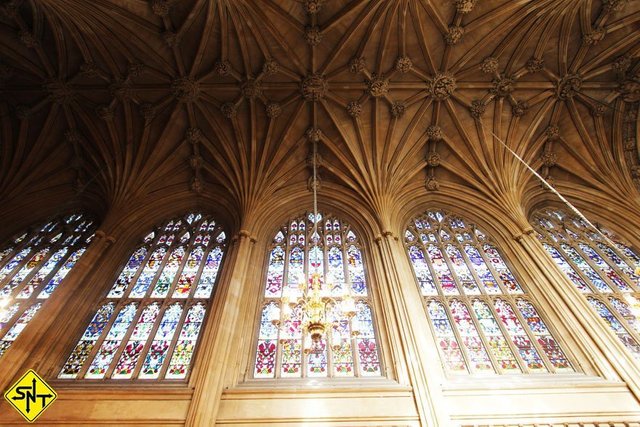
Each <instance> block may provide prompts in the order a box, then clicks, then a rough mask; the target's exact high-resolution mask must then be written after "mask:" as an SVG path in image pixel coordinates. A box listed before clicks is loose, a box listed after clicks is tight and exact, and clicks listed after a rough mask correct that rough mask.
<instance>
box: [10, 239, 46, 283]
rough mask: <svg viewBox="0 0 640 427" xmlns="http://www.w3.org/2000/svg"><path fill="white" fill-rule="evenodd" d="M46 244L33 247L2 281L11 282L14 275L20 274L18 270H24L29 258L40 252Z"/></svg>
mask: <svg viewBox="0 0 640 427" xmlns="http://www.w3.org/2000/svg"><path fill="white" fill-rule="evenodd" d="M45 247H46V246H42V247H39V248H36V247H31V248H30V251H29V253H28V254H27V255H26V256H25V257H24V258H23V259H22V261H20V262H19V263H18V265H17V266H15V267H14V268H13V270H12V271H11V272H9V274H7V275H6V276H5V277H4V278H3V279H2V281H4V282H5V283H7V284H8V283H11V280H12V279H13V277H14V276H15V275H16V274H18V272H19V271H20V270H22V268H23V267H24V266H25V265H26V264H27V263H28V262H29V260H30V259H31V258H32V257H33V256H34V255H35V254H37V253H38V252H40V251H41V250H42V249H44V248H45Z"/></svg>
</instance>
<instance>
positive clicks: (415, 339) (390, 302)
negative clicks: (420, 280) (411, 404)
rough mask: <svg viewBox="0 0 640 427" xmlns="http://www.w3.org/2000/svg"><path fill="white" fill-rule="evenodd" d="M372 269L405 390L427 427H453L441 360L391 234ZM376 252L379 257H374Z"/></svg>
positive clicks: (407, 267) (379, 248)
mask: <svg viewBox="0 0 640 427" xmlns="http://www.w3.org/2000/svg"><path fill="white" fill-rule="evenodd" d="M376 248H377V251H375V252H376V253H374V254H373V255H374V256H373V262H372V266H371V269H372V270H374V271H375V273H376V276H377V279H378V280H377V281H376V286H378V287H379V289H380V293H381V295H382V300H383V301H382V304H380V307H381V308H382V310H383V312H382V313H379V316H380V315H382V316H384V317H385V320H387V323H388V324H389V325H391V326H392V327H390V328H389V329H390V331H389V333H390V336H389V343H388V345H389V347H390V348H391V350H392V353H393V356H392V357H393V358H394V364H395V367H396V371H397V374H398V381H399V382H400V383H401V384H407V385H410V386H411V387H412V388H413V393H414V399H415V402H416V408H417V410H418V414H419V416H420V421H421V424H422V425H424V426H434V427H436V426H442V425H448V424H449V419H448V417H447V416H446V415H445V411H444V409H445V408H444V406H445V405H444V404H443V403H444V399H443V397H442V394H441V385H442V380H443V372H442V367H441V366H440V364H439V360H440V357H439V355H438V352H437V349H436V348H435V347H434V346H433V344H432V343H433V342H434V337H433V336H432V334H431V328H430V327H429V325H428V324H427V319H426V316H425V314H424V308H423V305H422V301H421V299H422V297H421V296H420V293H419V292H418V288H417V286H416V285H415V279H414V278H413V273H412V271H411V266H410V265H409V262H408V260H407V255H406V253H405V251H404V248H403V247H402V244H401V243H400V242H399V241H398V239H397V238H396V237H395V236H394V235H393V233H392V232H390V231H385V232H383V233H382V235H381V236H378V237H377V238H376ZM372 252H374V251H372Z"/></svg>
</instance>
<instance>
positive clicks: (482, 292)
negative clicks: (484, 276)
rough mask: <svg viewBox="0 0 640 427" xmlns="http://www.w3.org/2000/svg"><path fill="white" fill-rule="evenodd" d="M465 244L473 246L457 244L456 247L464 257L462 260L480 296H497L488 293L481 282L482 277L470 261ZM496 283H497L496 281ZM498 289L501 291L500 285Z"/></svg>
mask: <svg viewBox="0 0 640 427" xmlns="http://www.w3.org/2000/svg"><path fill="white" fill-rule="evenodd" d="M465 244H468V245H471V243H457V244H456V246H457V248H458V250H459V251H460V256H461V257H462V260H463V261H464V263H465V264H466V265H467V268H468V269H469V272H470V273H471V277H473V280H475V282H476V285H477V286H478V290H479V292H480V295H483V296H488V295H496V294H489V293H488V292H487V290H486V289H485V286H484V283H483V282H482V280H480V276H479V275H478V272H477V271H476V268H475V266H474V265H473V263H472V262H471V260H470V259H469V255H467V252H466V251H465V250H464V246H465ZM496 283H497V281H496ZM498 289H500V287H499V285H498Z"/></svg>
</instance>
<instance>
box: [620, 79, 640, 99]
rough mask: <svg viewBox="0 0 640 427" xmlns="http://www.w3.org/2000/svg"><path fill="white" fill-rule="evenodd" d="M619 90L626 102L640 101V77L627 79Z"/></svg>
mask: <svg viewBox="0 0 640 427" xmlns="http://www.w3.org/2000/svg"><path fill="white" fill-rule="evenodd" d="M618 91H619V92H620V94H621V95H622V99H623V100H624V101H625V102H630V103H632V102H638V101H640V78H635V79H629V80H625V81H624V82H622V84H621V85H620V87H619V88H618Z"/></svg>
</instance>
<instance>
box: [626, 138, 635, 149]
mask: <svg viewBox="0 0 640 427" xmlns="http://www.w3.org/2000/svg"><path fill="white" fill-rule="evenodd" d="M623 148H624V151H634V150H635V149H636V140H635V139H634V138H627V139H625V140H624V145H623Z"/></svg>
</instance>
